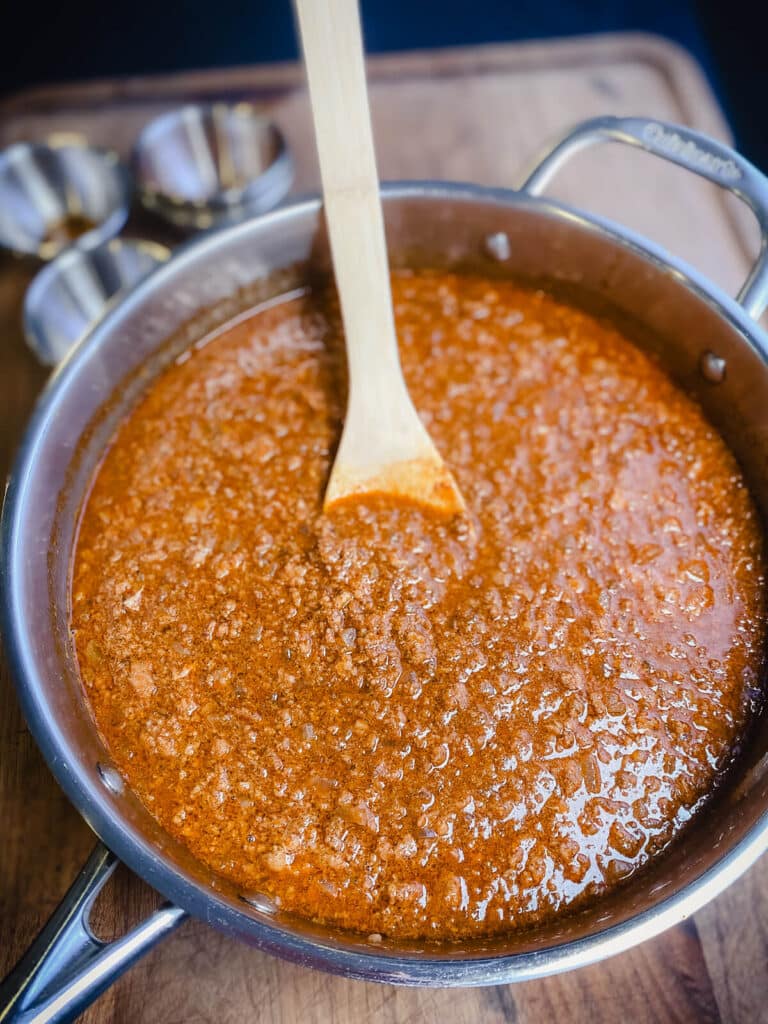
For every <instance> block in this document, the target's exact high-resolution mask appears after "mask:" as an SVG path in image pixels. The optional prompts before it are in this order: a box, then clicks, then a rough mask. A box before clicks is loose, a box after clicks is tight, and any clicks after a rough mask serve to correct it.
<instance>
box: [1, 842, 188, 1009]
mask: <svg viewBox="0 0 768 1024" xmlns="http://www.w3.org/2000/svg"><path fill="white" fill-rule="evenodd" d="M117 863H118V861H117V858H116V857H115V855H114V854H113V853H111V852H110V851H109V850H108V849H107V848H106V846H104V844H103V843H97V845H96V848H95V849H94V851H93V853H92V854H91V856H90V857H89V858H88V861H87V862H86V864H85V867H84V868H83V870H82V871H81V872H80V874H79V875H78V877H77V878H76V879H75V881H74V883H73V884H72V886H71V888H70V889H69V891H68V892H67V894H66V896H65V897H64V899H63V900H62V901H61V903H60V904H59V906H58V907H57V908H56V910H55V911H54V912H53V915H52V916H51V918H50V920H49V921H48V923H47V924H46V925H45V926H44V928H43V930H42V931H41V932H40V934H39V935H38V936H37V938H36V939H35V941H34V942H33V943H32V945H31V946H30V948H29V949H28V950H27V952H26V953H25V954H24V956H23V957H22V959H21V960H20V961H19V963H18V964H17V965H16V967H14V969H13V970H12V971H11V973H10V974H9V975H8V977H7V978H6V979H5V980H4V981H3V982H2V984H0V1022H2V1024H67V1022H69V1021H73V1020H75V1019H76V1017H78V1015H79V1014H81V1013H82V1012H83V1010H85V1008H86V1007H87V1006H90V1004H91V1003H92V1002H93V1001H94V1000H95V999H96V998H97V997H98V996H100V995H101V993H102V992H103V991H104V990H105V989H106V988H108V987H109V986H110V985H111V984H112V982H114V981H116V980H117V978H119V977H120V975H121V974H122V973H123V972H124V971H126V970H128V968H129V967H130V966H131V965H132V964H133V963H135V962H136V961H137V960H138V959H139V958H140V957H141V956H143V955H144V953H146V952H148V951H149V950H150V949H152V947H153V946H154V945H155V944H156V943H157V942H159V941H160V940H161V939H162V938H163V937H164V936H165V935H167V934H168V933H169V932H172V931H173V930H174V929H175V928H177V927H178V926H179V925H180V924H181V922H182V921H183V920H184V919H185V918H186V916H187V915H186V913H185V911H183V910H181V908H180V907H175V906H173V905H172V904H170V903H165V904H164V905H163V906H161V907H159V908H158V909H157V910H156V911H155V912H154V913H153V914H150V916H149V917H148V918H147V919H146V920H145V921H142V923H141V924H139V925H137V926H136V927H135V928H133V929H132V930H131V931H129V932H128V933H127V934H126V935H123V936H122V938H119V939H115V940H114V941H113V942H102V941H101V940H100V939H97V938H96V936H95V935H94V934H93V932H92V931H91V927H90V920H89V919H90V914H91V910H92V908H93V904H94V902H95V900H96V897H97V896H98V895H99V893H100V892H101V890H102V888H103V887H104V884H105V883H106V881H107V879H108V878H109V876H110V875H111V874H112V872H113V871H114V870H115V867H116V866H117Z"/></svg>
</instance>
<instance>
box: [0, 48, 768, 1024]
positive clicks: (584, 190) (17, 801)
mask: <svg viewBox="0 0 768 1024" xmlns="http://www.w3.org/2000/svg"><path fill="white" fill-rule="evenodd" d="M370 74H371V98H372V105H373V115H374V122H375V132H376V140H377V146H378V152H379V162H380V168H381V173H382V175H383V176H384V177H386V178H390V179H391V178H445V179H454V180H456V179H459V180H468V181H476V182H480V183H487V184H494V185H506V186H513V185H515V184H516V183H517V182H519V181H520V180H521V178H522V175H523V172H524V170H525V169H526V167H527V166H528V165H529V164H530V163H531V161H532V159H533V158H534V157H535V156H536V154H537V153H538V152H539V151H540V150H541V149H542V147H543V146H545V145H546V143H547V142H548V141H549V140H551V139H552V138H553V137H554V136H555V135H557V134H558V133H559V132H562V131H563V130H564V129H565V128H566V127H568V126H569V125H570V124H573V123H574V122H576V121H578V120H580V119H582V118H585V117H591V116H594V115H597V114H607V113H611V114H641V115H648V116H652V117H656V118H665V119H667V120H671V121H678V122H681V123H684V124H688V125H691V126H692V127H694V128H698V129H700V130H702V131H705V132H708V133H710V134H711V135H713V136H715V137H716V138H720V139H722V140H724V141H730V139H729V133H728V128H727V125H726V124H725V122H724V119H723V116H722V114H721V113H720V111H719V108H718V107H717V104H716V102H715V100H714V98H713V96H712V94H711V92H710V90H709V88H708V86H707V84H706V82H705V80H704V78H703V76H702V74H701V71H700V70H699V69H698V67H697V66H696V65H695V64H694V63H693V62H692V60H691V59H690V57H689V56H687V54H685V53H684V52H683V51H681V50H680V49H678V48H677V47H675V46H674V45H672V44H670V43H668V42H665V41H662V40H659V39H656V38H653V37H648V36H638V35H612V36H603V37H599V38H584V39H580V40H566V41H560V42H548V43H530V44H511V45H503V46H492V47H485V48H472V49H459V50H452V51H442V52H433V53H425V54H402V55H389V56H384V57H375V58H373V59H371V61H370ZM236 97H239V98H248V99H250V100H254V101H256V102H258V103H260V104H261V105H263V107H264V108H265V109H266V110H267V111H269V113H270V115H271V116H272V117H274V118H275V119H276V120H277V121H278V122H279V124H280V125H281V127H282V128H283V130H284V132H285V134H286V136H287V138H288V140H289V143H290V145H291V147H292V149H293V152H294V155H295V157H296V164H297V178H296V184H295V191H306V190H307V189H314V188H316V187H317V182H318V173H317V166H316V160H315V155H314V143H313V139H312V132H311V128H310V120H309V108H308V104H307V97H306V94H305V92H304V90H303V87H302V79H301V73H300V70H299V69H298V68H296V67H295V66H292V65H272V66H268V65H265V66H262V67H253V68H239V69H233V70H227V71H207V72H200V73H184V74H180V75H174V76H162V77H147V78H137V79H124V80H121V81H111V82H93V83H87V84H82V85H67V86H62V87H60V88H50V87H46V88H43V89H37V90H32V91H29V92H26V93H24V94H23V95H20V96H17V97H15V98H13V99H11V100H8V101H6V102H5V103H4V104H0V145H7V144H8V143H10V142H12V141H15V140H19V139H27V140H37V139H43V138H45V137H46V136H49V135H51V134H54V133H66V132H77V133H82V134H85V135H86V136H87V137H88V138H89V139H90V140H91V141H92V142H94V143H97V144H101V145H110V146H113V147H115V148H116V149H118V150H119V151H120V152H122V153H123V154H127V153H128V152H129V150H130V147H131V145H132V142H133V140H134V139H135V137H136V134H137V132H138V130H139V129H140V127H141V126H142V125H143V124H144V123H145V122H146V121H147V120H148V119H149V118H151V117H153V116H154V115H156V114H158V113H160V112H162V111H163V110H166V109H169V108H171V107H173V106H175V105H178V104H179V103H182V102H184V101H187V100H201V99H206V100H210V99H216V98H230V99H231V98H236ZM553 192H554V193H555V194H557V195H558V196H560V197H562V198H564V199H567V200H568V201H570V202H572V203H574V204H577V205H579V206H582V207H583V208H585V209H587V210H592V211H594V212H598V213H601V214H603V215H605V216H609V217H613V218H614V219H616V220H619V221H621V222H623V223H625V224H627V225H629V226H631V227H633V228H635V229H636V230H639V231H641V232H643V233H644V234H646V235H648V236H649V237H651V238H653V239H654V240H655V241H657V242H660V243H662V244H663V245H665V246H667V247H668V248H669V249H670V250H671V251H672V252H674V253H676V254H678V255H681V256H683V257H684V258H685V259H687V260H689V261H690V262H691V263H693V264H694V265H695V266H697V267H699V268H700V269H701V270H703V271H704V272H705V273H707V274H708V275H709V276H710V277H711V278H712V279H713V280H715V281H716V282H717V283H718V284H720V285H722V286H723V287H725V288H726V289H728V290H729V291H730V292H735V291H736V290H737V289H738V287H739V285H740V283H741V282H742V281H743V279H744V278H745V276H746V273H747V269H748V266H749V259H750V254H751V253H754V252H755V251H756V248H757V233H756V230H755V228H754V226H753V225H752V224H751V223H750V221H749V218H748V217H745V216H744V213H743V211H742V210H741V209H739V207H738V204H737V203H735V202H734V201H732V199H731V198H729V197H726V196H724V195H723V194H722V193H721V192H719V191H718V190H717V189H716V188H715V187H714V186H711V185H708V184H707V183H704V182H702V181H699V180H697V179H695V178H693V177H692V176H690V175H687V174H686V173H685V172H682V171H680V170H679V169H677V168H673V167H670V166H668V165H665V164H663V163H661V162H659V161H657V160H654V159H652V158H649V157H647V156H645V155H644V154H640V153H637V152H629V151H624V150H623V149H621V148H618V147H614V148H609V149H605V148H604V149H601V150H600V151H593V152H589V153H585V154H583V155H580V156H579V157H577V158H576V159H575V160H574V162H573V164H572V165H571V166H570V167H569V168H568V170H567V171H565V172H564V173H563V174H562V176H561V178H559V179H558V180H557V182H556V183H555V184H554V186H553ZM129 228H130V232H131V233H132V234H143V235H149V236H151V237H163V238H164V239H165V240H168V238H169V236H168V234H167V232H165V231H164V230H163V229H161V228H160V227H159V225H158V224H157V223H155V222H153V221H152V220H150V219H148V218H147V217H146V216H143V215H134V216H133V218H132V220H131V223H130V225H129ZM171 240H173V238H171ZM32 274H33V268H31V267H30V266H28V265H26V264H23V263H20V262H17V261H15V260H13V259H11V258H9V257H0V367H2V369H1V370H0V475H4V474H5V472H6V471H7V467H8V465H9V461H10V458H11V455H12V452H13V450H14V448H15V446H16V444H17V442H18V439H19V437H20V434H21V430H22V428H23V424H24V421H25V418H26V416H27V414H28V412H29V409H30V408H31V405H32V403H33V401H34V399H35V396H36V394H37V393H38V391H39V390H40V388H41V387H42V385H43V383H44V381H45V377H46V373H45V371H44V370H42V369H41V368H39V367H37V366H36V364H35V363H34V361H33V359H32V357H31V356H30V355H28V353H27V351H26V349H25V347H24V343H23V339H22V335H21V330H20V310H21V300H22V296H23V293H24V290H25V288H26V287H27V285H28V283H29V281H30V280H31V277H32ZM92 842H93V838H92V835H91V833H90V832H89V829H88V827H87V826H86V825H85V823H84V822H83V821H82V820H81V819H80V818H79V816H78V815H77V813H76V812H75V811H74V810H73V809H72V808H71V806H70V805H69V804H68V802H67V801H66V800H65V798H64V797H63V795H62V794H61V792H60V791H59V789H58V788H57V786H56V784H55V783H54V781H53V779H52V778H51V776H50V774H49V772H48V770H47V768H46V766H45V764H44V763H43V760H42V758H41V756H40V755H39V753H38V752H37V749H36V747H35V745H34V743H33V741H32V739H31V737H30V736H29V733H28V732H27V730H26V728H25V726H24V724H23V721H22V719H21V716H20V713H19V710H18V707H17V703H16V699H15V696H14V693H13V690H12V687H11V683H10V680H9V678H8V672H7V668H6V667H5V665H4V664H0V973H3V974H4V973H5V972H6V971H7V970H8V969H9V968H10V967H11V966H12V964H13V963H14V962H15V961H16V959H17V958H18V956H19V955H20V954H21V952H22V951H23V950H24V949H25V947H26V946H27V945H28V943H29V942H30V940H31V939H32V937H33V936H34V934H35V933H36V931H37V930H38V928H39V927H40V925H41V924H42V923H43V921H44V920H45V918H46V917H47V916H48V915H49V914H50V912H51V911H52V910H53V908H54V907H55V905H56V903H57V902H58V900H59V899H60V898H61V896H62V895H63V893H64V891H65V890H66V888H67V886H68V885H69V884H70V882H71V881H72V879H73V878H74V876H75V873H76V871H77V869H78V868H79V867H80V866H81V864H82V862H83V861H84V860H85V858H86V856H87V854H88V852H89V850H90V848H91V845H92ZM157 902H158V898H157V896H156V894H154V893H153V892H152V891H151V890H150V889H149V888H148V887H147V886H145V885H144V884H143V883H142V882H140V881H139V880H138V879H136V878H135V877H133V876H131V875H130V874H129V873H128V872H127V871H125V870H123V871H122V872H118V875H117V876H116V878H115V880H114V881H113V882H112V883H110V885H109V886H108V887H107V890H106V892H105V893H104V894H103V895H102V897H101V898H100V900H99V903H98V905H97V919H98V926H99V931H100V934H104V935H111V934H119V933H121V932H122V931H123V930H124V929H125V928H126V927H127V926H129V925H130V924H131V923H133V922H135V921H136V920H138V919H139V918H140V917H141V916H142V915H144V914H145V913H146V912H147V911H148V910H149V909H150V908H151V907H152V906H154V905H155V904H156V903H157ZM765 921H768V861H765V862H764V863H763V864H758V866H757V867H755V868H754V869H753V870H752V871H751V872H750V873H749V874H748V875H747V877H746V878H744V879H743V880H742V881H740V882H739V883H737V884H736V885H734V886H733V887H732V888H731V889H730V890H729V891H728V892H726V893H725V894H723V895H722V896H720V897H719V898H718V900H717V901H715V903H713V904H711V905H710V906H709V907H708V908H706V909H704V910H703V911H701V912H700V913H699V914H697V915H696V916H695V917H694V918H692V919H691V920H689V921H687V922H685V924H683V925H681V926H679V927H678V928H676V929H673V930H671V931H669V932H667V933H666V934H665V935H663V936H661V937H660V938H657V939H655V940H653V941H651V942H649V943H646V944H645V945H643V946H641V947H638V948H637V949H635V950H633V951H631V952H629V953H625V954H623V955H621V956H619V957H616V958H614V959H612V960H609V961H606V962H605V963H603V964H599V965H596V966H594V967H589V968H585V969H583V970H581V971H578V972H574V973H570V974H565V975H561V976H559V977H555V978H550V979H546V980H543V981H538V982H529V983H526V984H521V985H516V986H499V987H496V988H489V989H465V990H461V991H444V990H443V991H441V990H408V989H396V988H392V987H388V986H378V985H372V984H362V983H360V982H349V981H343V980H341V979H337V978H331V977H329V976H327V975H323V974H318V973H315V972H312V971H309V970H306V969H302V968H298V967H294V966H291V965H288V964H285V963H282V962H279V961H277V960H275V959H272V958H270V957H267V956H265V955H263V954H261V953H259V952H257V951H255V950H252V949H249V948H247V947H245V946H244V945H241V944H239V943H237V942H234V941H233V940H231V939H228V938H226V937H224V936H222V935H220V934H218V933H217V932H214V931H213V930H211V929H210V928H208V927H206V926H204V925H202V924H200V923H198V922H189V923H187V924H185V925H184V926H183V927H182V929H181V930H180V931H179V932H178V933H177V934H176V935H175V936H173V937H171V938H170V939H169V940H167V941H166V943H165V945H163V946H161V947H159V948H158V949H157V950H155V951H154V952H153V953H151V954H150V955H149V956H148V957H147V958H146V959H145V960H144V961H142V962H141V963H140V964H139V965H138V966H136V967H135V968H134V969H133V970H132V971H131V972H130V973H129V974H128V975H126V976H125V977H124V978H123V979H122V980H121V981H119V982H118V983H117V984H116V985H115V986H114V987H113V988H112V989H111V990H109V991H108V992H107V993H106V994H105V995H104V996H103V997H102V998H101V999H100V1001H99V1002H98V1003H97V1004H96V1005H95V1006H94V1007H93V1008H91V1010H89V1011H88V1012H87V1013H86V1014H85V1016H84V1017H83V1020H84V1021H88V1022H90V1024H105V1022H108V1021H109V1022H115V1024H144V1022H146V1024H241V1022H244V1021H258V1022H276V1024H277V1022H281V1024H283V1022H285V1024H291V1022H294V1021H297V1022H298V1021H301V1022H326V1021H329V1022H338V1024H353V1022H354V1024H357V1022H359V1021H367V1020H371V1021H376V1022H381V1024H395V1022H397V1024H405V1022H409V1021H413V1022H425V1024H432V1022H435V1024H438V1022H439V1024H464V1022H467V1024H469V1022H475V1021H482V1022H483V1024H497V1022H513V1021H514V1022H519V1024H529V1022H530V1024H532V1022H540V1021H549V1020H568V1021H570V1022H572V1024H582V1022H584V1024H602V1022H614V1021H622V1022H625V1021H627V1022H632V1024H643V1022H666V1021H677V1022H689V1021H690V1022H692V1024H693V1022H695V1024H704V1022H716V1021H725V1022H739V1024H741V1022H747V1021H766V1020H768V971H766V967H768V929H766V927H765V924H764V922H765Z"/></svg>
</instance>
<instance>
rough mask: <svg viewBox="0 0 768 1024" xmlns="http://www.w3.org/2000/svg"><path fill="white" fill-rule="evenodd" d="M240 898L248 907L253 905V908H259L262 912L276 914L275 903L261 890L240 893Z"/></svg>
mask: <svg viewBox="0 0 768 1024" xmlns="http://www.w3.org/2000/svg"><path fill="white" fill-rule="evenodd" d="M240 899H241V900H242V901H243V903H247V904H248V906H249V907H253V909H254V910H260V911H261V912H262V913H263V914H276V913H277V909H278V908H277V904H276V903H275V902H274V900H271V899H270V898H269V896H265V895H264V894H263V893H261V892H252V893H249V894H247V895H246V894H245V893H242V892H241V893H240Z"/></svg>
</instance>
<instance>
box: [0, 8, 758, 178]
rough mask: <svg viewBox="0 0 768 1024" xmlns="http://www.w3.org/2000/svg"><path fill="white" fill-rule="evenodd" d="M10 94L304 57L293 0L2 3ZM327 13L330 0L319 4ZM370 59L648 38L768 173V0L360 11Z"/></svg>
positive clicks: (3, 73) (0, 72)
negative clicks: (621, 36)
mask: <svg viewBox="0 0 768 1024" xmlns="http://www.w3.org/2000/svg"><path fill="white" fill-rule="evenodd" d="M4 2H5V5H6V10H4V12H3V14H4V16H3V22H2V25H3V30H2V37H1V42H2V58H1V59H0V90H2V91H3V92H5V93H8V92H14V91H16V90H18V89H20V88H23V87H24V86H28V85H36V84H41V83H44V82H54V81H64V80H72V79H83V78H93V77H99V76H108V75H130V74H141V73H146V72H152V71H173V70H181V69H184V68H205V67H215V66H225V65H231V64H252V63H257V62H261V61H272V60H286V59H291V58H294V57H296V54H297V49H296V39H295V34H294V30H293V15H292V11H291V6H290V0H250V2H247V3H243V2H238V0H183V2H180V3H173V2H170V0H128V2H125V0H123V2H122V3H120V2H117V3H116V2H114V0H98V2H97V0H63V2H61V3H57V4H52V3H43V4H41V3H37V2H32V0H26V2H25V0H4ZM318 2H319V3H322V0H318ZM361 2H362V12H363V21H364V27H365V36H366V44H367V47H368V49H369V50H370V51H372V52H376V51H385V50H407V49H415V48H422V47H434V46H460V45H467V44H470V43H487V42H502V41H510V40H515V39H543V38H547V37H552V36H564V35H576V34H583V33H593V32H612V31H626V30H635V31H646V32H655V33H658V34H661V35H664V36H667V37H668V38H670V39H673V40H675V41H676V42H678V43H680V44H681V45H682V46H684V47H686V48H687V49H688V50H689V51H690V52H691V53H692V54H693V55H694V57H696V59H697V60H698V61H699V63H700V64H701V65H702V66H703V67H704V70H705V72H706V73H707V75H708V76H709V79H710V82H711V83H712V86H713V88H714V90H715V92H716V93H717V95H718V97H719V99H720V102H721V104H722V105H723V107H724V109H725V112H726V115H727V116H728V118H729V120H730V122H731V125H732V127H733V130H734V133H735V135H736V139H737V143H738V145H739V146H740V148H741V149H742V151H743V152H744V153H745V154H746V155H747V156H748V157H750V159H752V160H753V161H754V162H755V163H757V164H758V165H759V166H761V167H762V168H763V169H764V170H766V171H768V111H767V110H766V106H767V105H768V36H766V33H765V30H766V28H768V0H761V2H759V3H758V2H755V3H749V2H745V0H736V2H729V0H666V2H664V0H627V2H623V3H622V2H621V0H582V2H579V0H538V2H537V0H519V2H515V0H361Z"/></svg>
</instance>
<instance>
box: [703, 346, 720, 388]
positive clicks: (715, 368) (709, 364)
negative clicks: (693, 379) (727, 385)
mask: <svg viewBox="0 0 768 1024" xmlns="http://www.w3.org/2000/svg"><path fill="white" fill-rule="evenodd" d="M725 370H726V363H725V360H724V359H723V357H722V356H716V355H715V353H714V352H702V353H701V358H700V359H699V372H700V373H701V375H702V377H703V378H704V380H708V381H709V383H710V384H722V382H723V381H724V380H725Z"/></svg>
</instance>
